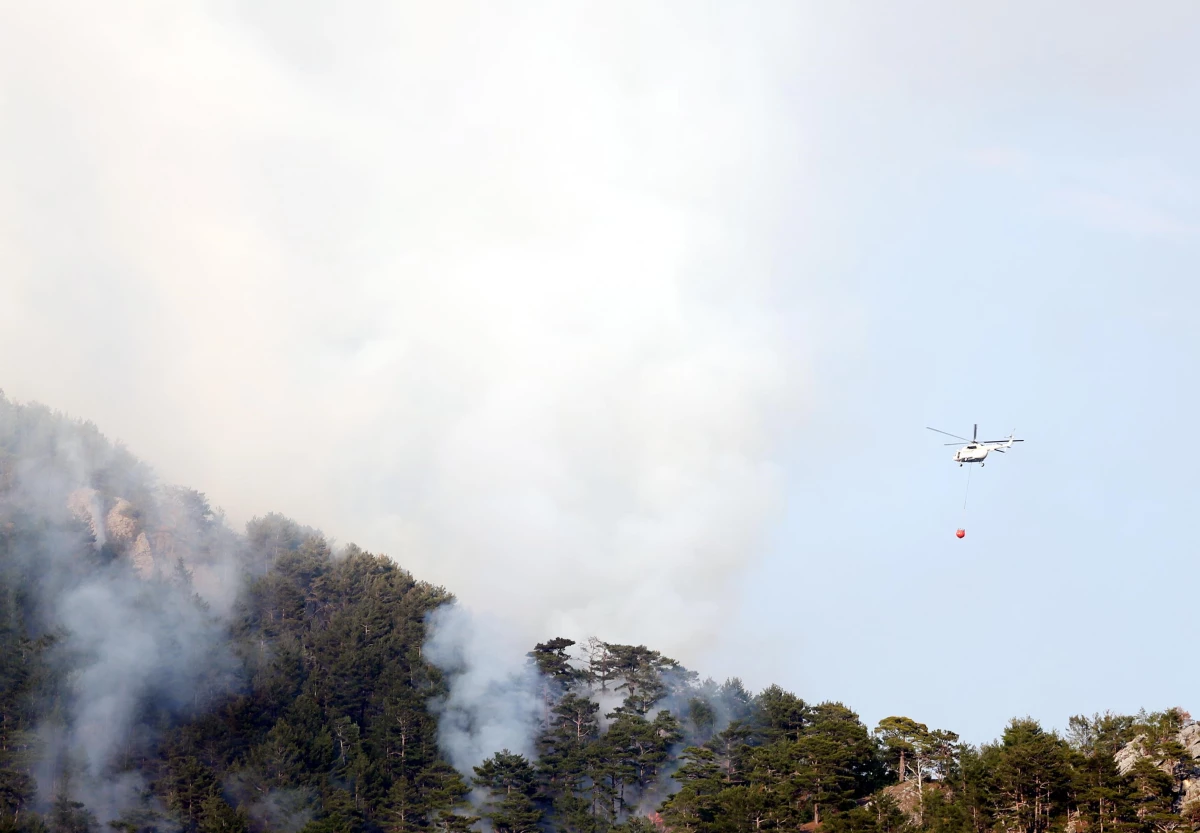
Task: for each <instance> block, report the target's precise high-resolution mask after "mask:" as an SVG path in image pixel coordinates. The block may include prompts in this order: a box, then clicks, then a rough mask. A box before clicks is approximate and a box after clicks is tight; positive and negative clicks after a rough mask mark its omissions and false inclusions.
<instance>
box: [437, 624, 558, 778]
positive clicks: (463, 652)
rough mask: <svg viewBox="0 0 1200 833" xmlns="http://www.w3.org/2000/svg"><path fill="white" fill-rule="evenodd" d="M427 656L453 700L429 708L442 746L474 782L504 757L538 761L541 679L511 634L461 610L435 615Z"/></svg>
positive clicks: (463, 772) (460, 770)
mask: <svg viewBox="0 0 1200 833" xmlns="http://www.w3.org/2000/svg"><path fill="white" fill-rule="evenodd" d="M427 625H428V636H427V638H426V641H425V645H424V647H423V648H422V655H423V656H424V657H425V658H426V659H427V660H429V662H431V663H432V664H433V665H435V666H437V667H438V668H439V669H441V671H442V673H443V674H444V675H445V677H446V683H447V685H448V687H449V693H448V695H447V696H446V697H444V698H442V699H440V700H437V701H435V702H433V703H431V704H430V706H431V709H432V710H433V711H434V712H435V713H436V714H437V715H438V744H439V746H440V747H441V748H442V751H443V753H444V754H445V755H446V757H447V759H448V760H449V761H450V763H451V764H452V765H453V766H454V768H455V769H457V770H458V771H459V772H461V773H462V774H463V775H464V776H466V777H467V778H468V779H470V778H471V777H472V776H473V775H474V767H476V766H478V765H479V764H481V763H483V761H484V759H485V758H488V757H490V756H492V755H493V754H495V753H496V752H499V751H500V750H502V749H507V750H508V751H510V752H515V753H517V754H520V755H525V756H526V757H527V758H529V759H531V760H532V759H534V758H536V757H537V756H536V749H535V747H534V740H535V739H536V736H537V728H538V718H539V716H540V714H541V711H542V705H543V704H542V702H541V700H540V699H539V689H540V685H539V677H538V673H537V669H536V666H533V665H532V663H530V662H529V660H528V658H527V657H526V656H525V653H526V652H525V651H523V650H522V649H521V646H520V642H519V641H518V640H517V639H515V638H514V637H513V634H512V631H511V628H509V627H507V626H506V625H505V624H504V623H503V622H501V621H498V620H496V619H494V618H493V617H491V616H487V615H476V614H472V613H471V612H470V611H469V610H466V609H465V608H463V607H461V606H459V605H457V604H450V605H443V606H442V607H439V608H437V609H436V610H434V611H433V612H431V613H430V614H429V617H428V623H427Z"/></svg>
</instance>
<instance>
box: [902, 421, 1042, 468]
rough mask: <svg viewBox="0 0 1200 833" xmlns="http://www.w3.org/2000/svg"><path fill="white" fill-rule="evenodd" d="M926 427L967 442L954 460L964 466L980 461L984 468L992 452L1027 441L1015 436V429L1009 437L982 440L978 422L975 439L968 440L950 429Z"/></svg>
mask: <svg viewBox="0 0 1200 833" xmlns="http://www.w3.org/2000/svg"><path fill="white" fill-rule="evenodd" d="M925 427H926V428H927V429H928V430H930V431H936V432H937V433H939V434H945V435H946V436H947V437H954V439H956V440H962V441H963V442H965V443H966V445H964V446H963V447H962V448H960V449H959V450H958V451H956V452H954V462H956V463H958V465H959V466H962V464H963V463H978V464H979V465H980V467H981V468H982V467H983V461H984V460H985V459H987V456H988V454H989V453H990V452H992V451H995V452H996V453H998V454H1004V453H1005V452H1004V450H1005V449H1006V448H1012V444H1013V443H1023V442H1025V441H1024V440H1018V439H1017V438H1016V437H1015V436H1014V435H1015V434H1016V433H1017V432H1016V431H1014V432H1013V433H1012V434H1009V435H1008V439H1004V440H985V441H983V442H980V441H979V425H978V424H976V425H975V432H974V433H973V434H972V435H971V436H972V438H973V439H970V440H968V439H967V438H966V437H960V436H958V434H951V433H950V432H949V431H942V430H941V429H939V428H929V426H928V425H926V426H925ZM946 445H958V443H946Z"/></svg>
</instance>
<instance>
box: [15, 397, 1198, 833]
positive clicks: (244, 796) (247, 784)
mask: <svg viewBox="0 0 1200 833" xmlns="http://www.w3.org/2000/svg"><path fill="white" fill-rule="evenodd" d="M80 489H84V490H85V492H83V493H81V492H80V491H79V490H80ZM86 490H91V491H86ZM80 494H83V495H84V497H83V498H80V497H79V495H80ZM71 496H74V497H71ZM122 499H124V500H122ZM69 500H76V503H77V504H78V503H79V501H80V500H83V501H85V502H87V501H90V502H91V503H90V504H88V505H93V504H94V508H93V509H91V510H88V511H89V512H91V515H88V513H87V512H84V513H83V514H81V511H80V508H79V505H76V507H75V509H73V510H70V511H68V508H67V503H68V501H69ZM85 508H86V507H85ZM114 512H115V513H116V515H112V514H111V513H114ZM110 516H111V517H116V518H117V521H119V522H120V524H123V525H124V526H123V527H122V528H123V529H126V531H127V532H126V533H123V535H124V537H122V535H117V534H108V533H106V532H105V531H104V527H103V524H101V525H99V526H98V525H97V523H96V522H95V521H96V519H97V518H98V517H110ZM87 517H91V518H92V522H90V523H89V522H88V521H87V520H86V518H87ZM151 539H153V543H152V544H148V543H146V542H147V541H150V540H151ZM148 547H150V548H151V549H147V548H148ZM151 550H152V553H153V556H154V557H153V558H149V557H148V556H147V555H146V554H147V553H148V552H151ZM138 559H141V560H140V561H139V560H138ZM155 559H157V561H155ZM148 564H152V565H153V569H151V568H150V567H148V566H147V565H148ZM229 569H233V570H234V571H235V573H236V575H235V576H234V579H235V584H236V597H235V598H232V599H231V601H230V603H229V605H228V606H227V609H222V610H220V611H217V610H214V609H213V607H212V604H211V600H213V599H217V598H218V597H219V596H220V594H219V593H217V594H216V595H214V594H213V592H212V586H215V585H212V584H211V583H212V582H214V581H217V579H218V578H220V576H222V575H224V574H225V571H228V570H229ZM223 580H225V581H227V580H228V576H226V577H225V579H223ZM205 582H209V584H207V585H206V584H205ZM218 584H219V582H218ZM201 585H204V587H202V586H201ZM205 588H208V589H205ZM218 589H219V588H218ZM201 590H204V592H201ZM97 599H99V602H97ZM206 599H207V600H208V601H206ZM451 602H453V596H452V595H451V594H450V593H449V592H448V591H447V590H445V589H444V588H441V587H436V586H433V585H430V584H428V583H425V582H422V581H419V580H418V579H416V578H415V577H413V576H412V575H411V574H409V573H408V572H407V571H405V570H404V569H402V568H401V567H399V566H397V565H396V564H395V563H394V562H393V561H391V560H389V559H387V558H385V557H382V556H377V555H373V554H370V553H367V552H364V551H362V550H360V549H358V548H357V547H354V546H349V547H346V548H343V549H341V550H339V551H338V552H336V553H335V552H334V551H333V550H332V549H331V547H330V545H329V543H328V542H327V541H326V539H325V538H324V537H323V536H322V535H321V534H320V533H319V532H317V531H316V530H313V529H310V528H307V527H304V526H302V525H300V524H297V523H295V522H293V521H291V520H289V519H287V518H284V517H281V516H278V515H269V516H267V517H264V518H257V519H255V520H253V521H251V522H250V523H249V524H248V525H247V527H246V529H245V532H244V534H241V535H238V534H234V533H233V532H232V531H230V530H229V529H228V528H227V527H225V525H224V523H223V521H222V519H221V518H220V517H219V516H217V515H216V514H214V513H213V512H212V511H211V509H210V508H209V506H208V503H207V501H206V500H205V499H204V496H203V495H200V494H198V493H196V492H192V491H190V490H186V489H184V490H180V489H164V488H162V487H160V486H159V485H157V484H156V482H155V481H154V479H153V477H152V475H151V474H150V473H149V471H148V470H147V469H146V468H145V467H144V466H143V465H142V464H140V463H139V462H138V461H136V460H135V459H134V458H133V457H132V455H129V454H128V452H126V451H125V450H124V449H121V448H119V447H113V446H112V445H111V444H109V443H108V442H107V441H106V440H104V438H103V437H102V436H100V434H99V432H98V431H96V430H95V428H94V426H91V425H88V424H81V423H77V422H72V421H70V420H66V419H65V418H63V417H62V416H60V415H57V414H53V413H51V412H50V411H49V410H47V409H45V408H41V407H38V406H20V405H15V404H13V403H11V402H9V401H8V400H6V399H4V398H3V396H2V395H0V833H16V832H17V831H22V832H23V833H35V832H36V831H53V833H67V832H68V831H69V832H70V833H89V831H100V830H104V829H108V830H121V831H129V833H151V832H152V831H162V832H163V833H165V831H172V833H176V832H178V833H183V831H188V833H191V832H192V831H203V833H218V832H219V833H259V832H260V831H263V832H265V831H288V833H343V831H344V832H345V833H351V832H352V831H353V833H359V831H362V832H363V833H375V831H387V832H388V833H391V832H392V831H395V832H396V833H408V831H423V830H429V831H432V830H445V831H465V830H470V829H481V828H483V827H484V826H485V825H486V826H488V827H490V828H491V829H494V830H496V831H501V833H532V831H536V830H544V831H551V830H554V831H572V832H573V833H576V832H577V833H609V831H633V830H664V829H666V830H674V831H697V833H699V832H700V831H705V832H706V833H707V831H713V832H714V833H716V832H717V831H720V833H726V832H728V833H740V831H760V830H764V831H765V830H779V831H783V830H787V831H795V830H808V831H816V830H821V831H828V833H851V831H864V832H865V831H879V833H896V832H897V831H902V830H904V831H913V832H914V833H915V831H931V833H950V832H951V831H954V833H1001V831H1004V833H1009V832H1010V831H1012V832H1014V833H1015V832H1016V831H1019V833H1044V832H1045V831H1050V830H1055V831H1060V830H1061V831H1063V833H1109V832H1110V831H1111V833H1174V831H1194V830H1197V829H1200V800H1194V799H1200V769H1198V764H1197V760H1196V753H1197V752H1200V727H1198V726H1197V725H1196V724H1195V723H1194V722H1192V721H1191V719H1190V717H1189V716H1188V715H1187V714H1186V713H1185V712H1183V711H1181V710H1179V709H1168V710H1165V711H1161V712H1157V713H1153V714H1146V713H1143V714H1139V715H1131V716H1118V715H1099V716H1094V717H1091V718H1084V717H1075V718H1072V719H1071V721H1070V723H1069V726H1068V729H1067V731H1066V732H1065V733H1063V734H1061V735H1060V734H1058V733H1055V732H1051V731H1047V730H1045V729H1043V727H1041V726H1039V725H1038V723H1037V722H1036V721H1033V720H1029V719H1019V720H1014V721H1012V723H1011V724H1010V725H1009V726H1008V727H1007V728H1006V729H1005V730H1004V732H1003V734H1002V736H1001V738H1000V739H999V740H997V741H996V742H995V743H992V744H985V745H983V746H981V747H974V746H971V745H968V744H964V743H962V742H961V741H960V739H959V738H958V737H957V736H956V735H955V734H954V733H953V732H952V731H947V730H945V729H939V728H934V729H930V728H929V727H927V726H925V725H923V724H921V723H919V722H917V721H916V720H913V719H910V718H908V717H902V716H896V717H890V718H888V719H886V720H884V721H882V722H881V723H880V724H879V725H878V726H875V727H868V726H866V725H864V724H863V723H862V721H861V720H860V719H859V717H858V716H857V715H856V714H855V713H854V712H853V711H852V710H851V709H849V708H847V707H846V706H844V705H842V704H840V703H816V704H810V703H807V702H805V701H804V700H803V699H801V698H800V697H798V696H796V695H794V694H792V693H790V692H787V691H784V690H782V689H781V688H779V687H777V686H772V687H769V688H767V689H766V690H764V691H761V692H758V693H751V692H749V691H747V690H746V689H745V688H744V687H743V686H742V684H741V683H740V682H739V681H738V680H736V679H734V680H729V681H726V682H725V683H723V684H718V683H716V682H715V681H712V680H700V679H699V677H698V675H697V674H696V673H694V672H692V671H690V670H688V669H686V668H684V667H682V666H681V665H680V664H679V663H678V662H676V661H675V660H673V659H671V658H669V657H666V656H663V655H662V654H661V653H659V652H656V651H654V650H651V649H649V648H647V647H645V646H631V645H616V644H610V643H606V642H603V641H601V640H599V639H591V640H589V641H587V642H586V643H583V644H576V643H575V642H572V641H571V640H569V639H565V638H556V639H551V640H548V641H546V642H544V643H541V644H538V645H536V646H534V647H533V648H532V650H531V651H530V653H529V657H528V661H529V663H530V664H531V666H532V667H533V668H535V669H536V674H533V675H531V677H532V678H533V679H535V680H536V681H537V686H536V689H537V690H536V691H535V692H531V693H530V694H531V696H534V697H535V698H536V701H537V704H538V707H539V721H538V726H537V728H536V733H535V734H536V736H535V737H533V738H531V739H530V741H531V744H530V747H529V748H528V749H526V750H516V751H513V750H507V749H496V750H492V751H491V752H492V754H490V755H489V757H487V758H486V760H484V761H482V762H481V763H480V764H479V765H478V766H477V767H474V768H473V769H472V770H471V771H467V772H459V771H457V770H456V769H455V768H454V767H453V766H451V765H450V763H449V762H448V760H447V758H446V756H445V754H444V750H442V749H441V748H439V743H438V739H439V734H438V716H437V713H436V707H435V704H437V703H438V702H440V700H441V699H442V698H444V697H445V696H446V695H447V693H448V686H449V684H450V681H449V680H448V679H447V678H446V677H445V675H443V673H442V672H441V671H440V670H439V669H438V668H437V667H435V666H434V665H433V664H431V663H430V662H429V661H428V659H427V657H426V656H424V653H423V648H424V646H425V645H426V644H427V637H428V635H429V634H428V632H427V631H428V627H429V625H428V621H429V619H428V617H429V615H430V613H431V612H432V611H434V610H436V609H438V608H439V607H441V606H443V605H445V604H448V603H451ZM86 604H90V605H92V606H91V607H86ZM106 606H107V607H106ZM80 609H86V610H87V611H88V616H86V617H80V616H79V615H78V613H79V610H80ZM124 619H128V620H129V621H123V620H124ZM155 628H158V629H161V630H163V631H164V632H163V633H160V634H151V633H148V632H147V631H149V630H153V629H155ZM150 650H154V651H157V652H158V653H156V654H154V655H153V657H152V659H154V660H155V662H154V663H148V661H147V659H146V656H145V652H146V651H150ZM151 666H152V667H151ZM160 666H161V667H160ZM97 669H101V671H102V672H103V673H98V672H97ZM122 675H124V676H122ZM497 696H504V695H501V694H498V695H497ZM89 698H90V699H89ZM97 716H99V717H97ZM97 750H100V751H102V752H103V760H98V759H96V755H97V754H99V753H98V752H97ZM522 752H525V753H526V754H521V753H522Z"/></svg>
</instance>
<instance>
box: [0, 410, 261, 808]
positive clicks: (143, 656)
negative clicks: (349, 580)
mask: <svg viewBox="0 0 1200 833" xmlns="http://www.w3.org/2000/svg"><path fill="white" fill-rule="evenodd" d="M0 486H2V489H0V535H3V534H4V533H5V532H6V531H7V533H8V534H7V535H5V540H4V544H5V555H6V560H5V567H6V569H5V571H4V572H5V575H4V576H2V577H0V578H3V579H4V581H5V583H8V584H10V586H17V585H21V584H25V585H26V586H28V587H30V588H32V589H33V590H34V593H35V598H34V599H31V600H30V603H29V604H28V606H27V607H26V609H25V612H26V614H27V615H28V616H30V617H31V618H33V617H36V619H35V621H31V622H30V623H29V624H30V625H31V626H32V627H33V629H34V631H35V632H40V633H42V634H44V635H45V636H46V637H48V638H52V639H55V640H56V644H55V645H54V647H53V649H52V652H51V654H50V660H51V664H52V667H53V668H54V669H56V677H57V679H58V680H59V686H60V688H59V690H58V692H57V693H58V694H60V695H61V697H62V703H63V704H64V707H65V708H64V710H63V711H62V712H61V713H58V712H52V717H51V718H50V719H49V720H48V721H47V722H45V723H43V725H42V726H41V727H40V729H39V730H38V733H37V734H38V738H39V740H40V742H41V744H42V745H43V749H42V750H41V760H42V765H41V766H40V767H39V768H38V770H37V771H38V773H39V776H40V778H39V780H40V784H39V795H40V797H41V800H42V801H43V802H49V801H50V800H52V799H54V798H55V797H56V796H59V795H62V794H67V793H69V794H70V795H71V797H73V798H77V799H79V800H82V801H83V802H84V803H85V804H86V805H87V807H88V808H89V809H91V810H92V811H93V812H95V813H97V814H99V815H100V816H102V817H103V818H102V820H107V819H109V818H115V817H116V816H117V815H118V814H119V812H120V811H121V810H123V809H125V807H126V806H128V805H129V804H131V803H133V802H135V801H136V799H137V794H138V791H139V788H140V787H142V786H143V785H142V784H141V783H140V776H139V775H138V774H137V773H134V772H130V771H129V769H130V767H131V766H133V765H134V764H135V762H136V761H137V760H138V756H139V754H140V753H142V752H144V750H145V749H146V746H147V744H148V743H149V742H151V741H153V740H154V738H153V737H151V736H149V735H148V734H147V733H148V732H149V731H150V730H149V728H148V727H149V726H151V725H153V723H154V718H153V715H156V714H158V715H165V716H169V717H172V718H178V717H182V716H185V715H188V714H194V713H197V712H198V711H200V710H202V709H204V708H207V707H208V706H210V705H211V703H212V702H213V701H214V700H215V699H216V698H218V697H220V696H222V695H225V694H227V693H229V692H230V691H232V690H234V688H235V687H236V686H237V684H238V683H239V680H238V673H237V665H236V663H235V661H234V657H233V655H232V653H231V651H230V649H229V642H228V631H227V622H226V621H225V619H224V618H223V616H224V614H225V613H227V611H228V610H229V607H230V603H231V599H232V597H233V594H234V593H235V592H236V587H237V583H238V580H239V579H240V577H241V575H242V572H241V570H239V569H237V567H236V565H235V562H236V561H237V559H238V555H239V554H238V552H237V551H236V542H235V540H234V539H233V538H232V536H230V535H229V533H228V531H227V530H225V529H224V527H223V526H222V525H221V524H220V523H219V521H218V520H217V519H215V518H214V517H213V515H212V513H211V512H210V511H209V510H208V507H207V505H206V503H205V502H204V500H203V498H202V497H201V496H199V495H197V494H196V493H193V492H188V491H187V490H182V489H170V488H164V487H161V486H160V485H159V484H157V483H156V482H155V481H154V480H153V478H152V476H151V475H150V473H149V472H148V470H146V469H145V467H143V466H141V465H140V464H138V463H137V462H136V461H135V460H134V459H133V458H132V456H130V455H129V454H128V453H127V452H125V451H124V449H121V448H114V447H113V446H111V445H110V444H109V443H107V442H106V441H105V440H104V439H103V438H102V437H101V436H100V435H99V433H98V432H97V431H96V430H95V428H94V426H91V425H89V424H76V423H71V422H68V421H66V420H63V419H60V418H57V417H55V416H53V415H51V414H50V412H49V411H48V410H47V409H45V408H43V407H41V406H19V405H15V404H13V403H10V402H9V401H7V400H6V399H4V398H3V397H2V395H0ZM130 499H133V500H135V501H136V504H135V503H131V502H130ZM151 541H153V543H151ZM193 573H200V574H201V575H202V576H203V579H204V580H203V581H201V582H196V583H193V581H192V575H193ZM47 694H49V692H47Z"/></svg>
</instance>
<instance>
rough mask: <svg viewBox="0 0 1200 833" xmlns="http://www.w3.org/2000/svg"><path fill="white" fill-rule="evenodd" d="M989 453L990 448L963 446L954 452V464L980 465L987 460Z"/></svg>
mask: <svg viewBox="0 0 1200 833" xmlns="http://www.w3.org/2000/svg"><path fill="white" fill-rule="evenodd" d="M989 451H991V448H989V447H987V446H984V445H965V446H963V447H962V448H960V449H959V450H958V451H956V452H954V462H956V463H958V464H959V465H962V464H963V463H982V462H983V461H984V460H986V459H987V456H988V452H989Z"/></svg>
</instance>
